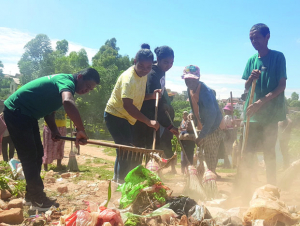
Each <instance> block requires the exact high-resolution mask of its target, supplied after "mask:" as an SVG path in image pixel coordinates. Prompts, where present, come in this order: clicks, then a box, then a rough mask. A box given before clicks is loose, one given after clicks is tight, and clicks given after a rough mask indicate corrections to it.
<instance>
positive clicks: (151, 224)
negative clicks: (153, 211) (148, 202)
mask: <svg viewBox="0 0 300 226" xmlns="http://www.w3.org/2000/svg"><path fill="white" fill-rule="evenodd" d="M156 225H157V219H150V220H149V221H148V222H147V226H156Z"/></svg>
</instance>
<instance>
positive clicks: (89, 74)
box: [73, 67, 100, 84]
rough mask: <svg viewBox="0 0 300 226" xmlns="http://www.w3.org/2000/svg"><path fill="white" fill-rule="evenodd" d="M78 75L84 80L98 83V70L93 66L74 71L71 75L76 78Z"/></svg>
mask: <svg viewBox="0 0 300 226" xmlns="http://www.w3.org/2000/svg"><path fill="white" fill-rule="evenodd" d="M78 75H82V79H83V80H84V81H86V80H93V81H94V82H96V84H99V83H100V75H99V73H98V71H97V70H96V69H94V68H91V67H89V68H86V69H83V70H82V71H79V72H77V73H75V74H74V75H73V76H74V77H76V78H77V76H78Z"/></svg>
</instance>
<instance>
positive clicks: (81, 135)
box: [61, 91, 88, 145]
mask: <svg viewBox="0 0 300 226" xmlns="http://www.w3.org/2000/svg"><path fill="white" fill-rule="evenodd" d="M61 96H62V103H63V105H64V109H65V111H66V113H67V115H68V116H69V118H70V119H71V120H72V121H73V122H74V124H75V126H76V128H77V130H78V131H77V135H76V145H78V142H79V140H80V139H83V140H86V139H87V138H88V137H87V136H86V134H85V131H84V126H83V123H82V120H81V117H80V114H79V111H78V109H77V107H76V104H75V101H74V97H73V95H72V93H71V92H68V91H64V92H62V94H61ZM79 143H80V144H86V143H83V142H79Z"/></svg>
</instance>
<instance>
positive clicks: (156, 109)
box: [152, 93, 159, 150]
mask: <svg viewBox="0 0 300 226" xmlns="http://www.w3.org/2000/svg"><path fill="white" fill-rule="evenodd" d="M158 100H159V93H156V96H155V115H154V120H155V121H157V111H158ZM155 143H156V130H155V129H154V131H153V144H152V149H153V150H154V149H155Z"/></svg>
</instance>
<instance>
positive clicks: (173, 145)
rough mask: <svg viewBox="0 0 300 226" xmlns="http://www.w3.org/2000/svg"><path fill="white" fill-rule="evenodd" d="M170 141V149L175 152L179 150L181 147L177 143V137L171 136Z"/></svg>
mask: <svg viewBox="0 0 300 226" xmlns="http://www.w3.org/2000/svg"><path fill="white" fill-rule="evenodd" d="M171 143H172V151H173V152H174V153H175V152H177V153H179V152H181V147H180V144H179V143H178V139H177V137H176V136H173V139H172V140H171Z"/></svg>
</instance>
